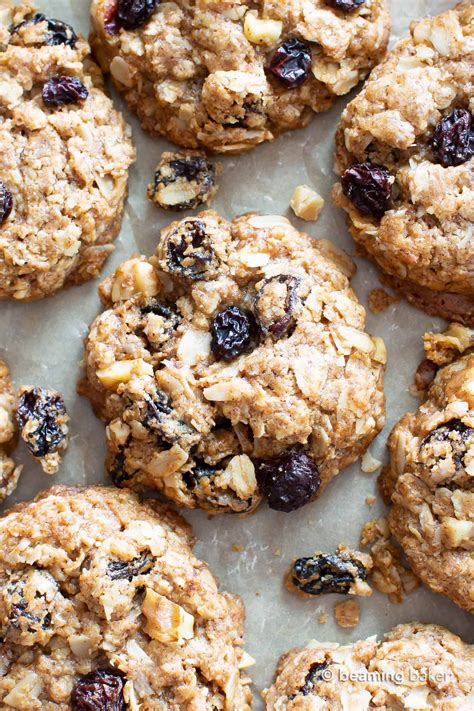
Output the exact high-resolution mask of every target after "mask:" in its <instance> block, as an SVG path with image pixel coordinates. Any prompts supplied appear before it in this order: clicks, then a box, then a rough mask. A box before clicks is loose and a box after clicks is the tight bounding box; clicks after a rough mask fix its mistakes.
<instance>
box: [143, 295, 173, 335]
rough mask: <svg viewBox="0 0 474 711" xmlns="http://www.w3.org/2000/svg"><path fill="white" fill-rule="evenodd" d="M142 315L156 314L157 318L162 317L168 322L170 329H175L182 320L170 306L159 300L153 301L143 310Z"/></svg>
mask: <svg viewBox="0 0 474 711" xmlns="http://www.w3.org/2000/svg"><path fill="white" fill-rule="evenodd" d="M141 312H142V314H143V315H144V316H145V315H146V314H154V315H155V316H161V318H162V319H163V320H164V321H166V322H167V326H168V325H169V327H170V329H173V330H174V329H175V328H177V327H178V326H179V324H180V322H181V318H180V316H179V314H178V313H177V312H176V311H175V310H174V309H172V308H171V307H170V306H167V305H166V304H163V303H162V302H161V301H158V299H151V300H150V301H149V302H148V304H147V305H146V306H143V308H142V309H141Z"/></svg>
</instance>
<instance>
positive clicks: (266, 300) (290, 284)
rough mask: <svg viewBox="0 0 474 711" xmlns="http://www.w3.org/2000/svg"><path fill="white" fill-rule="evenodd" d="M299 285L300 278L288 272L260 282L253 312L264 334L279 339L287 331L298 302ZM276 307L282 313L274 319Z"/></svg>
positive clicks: (291, 323)
mask: <svg viewBox="0 0 474 711" xmlns="http://www.w3.org/2000/svg"><path fill="white" fill-rule="evenodd" d="M299 285H300V280H299V279H297V277H294V276H291V275H289V274H278V275H277V276H273V277H270V278H269V279H265V280H264V281H263V282H262V285H261V287H260V288H259V290H258V292H257V295H256V297H255V303H254V313H255V317H256V319H257V322H258V325H259V327H260V330H261V332H262V333H263V334H264V335H267V334H271V335H272V336H274V337H275V338H276V339H279V338H281V337H282V336H284V335H285V334H286V333H287V332H288V331H289V329H290V327H291V326H292V325H293V320H294V319H293V312H294V310H295V308H296V305H297V304H298V287H299ZM277 309H278V312H279V313H282V315H281V316H280V317H279V318H277V319H275V318H274V317H275V311H276V310H277ZM267 314H269V317H268V316H267Z"/></svg>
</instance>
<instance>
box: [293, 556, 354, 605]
mask: <svg viewBox="0 0 474 711" xmlns="http://www.w3.org/2000/svg"><path fill="white" fill-rule="evenodd" d="M356 578H358V579H360V580H365V579H366V578H367V570H366V569H365V567H364V566H363V565H362V563H361V562H360V561H358V560H355V559H353V558H342V557H341V556H340V555H338V554H336V553H334V554H329V555H324V554H322V553H321V554H319V555H315V556H312V557H311V558H298V560H295V562H294V563H293V565H292V569H291V580H292V583H293V585H294V586H295V587H296V588H298V590H301V592H304V593H306V594H307V595H322V594H324V593H342V594H347V593H348V592H349V591H350V589H351V586H352V585H353V584H354V582H355V581H356Z"/></svg>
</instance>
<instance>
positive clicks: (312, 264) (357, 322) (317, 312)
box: [80, 211, 386, 512]
mask: <svg viewBox="0 0 474 711" xmlns="http://www.w3.org/2000/svg"><path fill="white" fill-rule="evenodd" d="M353 269H354V265H353V264H352V262H351V261H350V260H349V258H348V257H347V256H346V255H345V254H344V253H342V252H339V251H338V250H337V249H336V248H335V247H334V246H333V245H331V244H330V243H328V242H326V241H325V240H319V241H313V240H311V239H310V238H309V237H308V236H307V235H306V234H304V233H301V232H298V231H297V230H296V229H295V228H294V227H293V226H292V225H291V224H290V222H289V221H288V220H287V219H286V218H284V217H280V216H274V215H245V216H243V217H238V218H236V219H234V220H233V221H232V222H228V221H226V220H224V219H223V218H221V217H220V216H219V215H218V214H217V213H215V212H213V211H206V212H203V213H200V214H199V215H197V216H196V217H190V218H184V219H182V220H180V221H178V222H174V223H172V224H171V225H169V226H168V227H167V228H165V229H164V230H163V231H162V235H161V241H160V243H159V245H158V247H157V250H156V254H155V255H154V256H153V257H151V258H149V259H147V258H145V257H137V258H134V259H132V260H129V261H127V262H125V263H123V264H122V265H121V266H120V267H119V268H118V270H117V271H116V272H115V274H114V275H113V276H112V277H111V278H110V279H107V280H106V281H105V282H104V283H103V284H102V286H101V288H100V293H101V297H102V300H103V303H104V306H105V309H106V310H105V311H104V312H103V313H102V314H101V315H100V316H98V318H97V319H96V320H95V322H94V323H93V324H92V326H91V329H90V332H89V335H88V337H87V339H86V344H85V349H86V353H85V367H86V379H85V380H84V381H83V382H82V384H81V388H80V389H81V392H83V393H84V394H86V395H87V396H88V397H89V398H90V399H91V402H92V404H93V406H94V409H95V411H96V413H97V414H98V415H99V416H100V417H101V418H102V419H103V420H104V421H105V422H106V423H107V425H108V426H107V445H108V460H107V469H108V471H109V473H110V475H111V477H112V479H113V481H114V482H115V483H116V484H118V485H119V486H129V487H132V488H141V487H149V488H152V489H158V490H159V491H162V492H163V493H164V494H165V495H166V496H168V497H169V498H170V499H173V500H174V501H175V502H177V503H178V504H180V505H182V506H188V507H202V508H205V509H207V510H210V511H213V512H218V511H233V512H248V511H250V510H252V509H253V508H255V506H256V505H257V504H258V503H259V500H260V498H261V496H260V493H259V488H258V486H257V478H259V479H260V484H262V475H263V474H264V475H265V476H264V479H265V481H264V482H263V485H262V490H263V491H264V493H265V495H267V496H268V498H269V502H270V504H271V505H272V504H273V505H274V508H278V507H279V508H280V510H287V511H288V510H292V509H293V508H298V507H299V506H301V505H302V504H303V503H306V502H307V501H309V500H311V499H313V498H315V497H316V496H317V495H319V494H320V493H321V491H322V490H323V489H324V487H325V486H326V485H327V483H328V482H329V481H330V480H331V479H332V478H333V477H334V476H335V475H336V474H337V473H338V472H339V470H341V469H342V468H344V467H346V466H348V465H349V464H350V463H352V462H353V461H355V459H357V457H358V456H359V455H360V454H361V453H362V452H363V451H364V450H365V449H366V447H367V446H368V444H369V443H370V441H371V440H372V439H373V438H374V437H375V435H376V434H377V432H378V431H379V430H380V429H381V427H382V426H383V422H384V398H383V372H384V364H385V360H386V353H385V347H384V344H383V342H382V341H381V339H379V338H376V337H373V338H372V337H370V336H369V335H368V334H367V333H366V332H365V331H364V326H365V312H364V309H363V307H362V306H361V305H360V303H359V302H358V300H357V298H356V295H355V293H354V292H353V290H352V288H351V287H350V282H349V279H348V276H350V275H352V273H353Z"/></svg>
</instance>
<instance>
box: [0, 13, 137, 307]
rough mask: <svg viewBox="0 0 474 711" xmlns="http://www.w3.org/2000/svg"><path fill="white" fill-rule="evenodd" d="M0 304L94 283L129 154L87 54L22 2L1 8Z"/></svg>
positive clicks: (117, 220) (123, 188)
mask: <svg viewBox="0 0 474 711" xmlns="http://www.w3.org/2000/svg"><path fill="white" fill-rule="evenodd" d="M0 12H1V22H0V109H1V114H2V121H1V124H0V177H1V180H0V299H5V298H13V299H17V300H20V301H29V300H31V299H39V298H42V297H44V296H49V295H51V294H53V293H54V292H56V291H58V289H60V288H61V287H62V286H64V285H69V284H78V283H81V282H83V281H86V280H87V279H90V278H92V277H95V276H97V274H98V273H99V271H100V269H101V267H102V264H103V262H104V260H105V259H106V258H107V256H108V255H109V254H110V252H111V251H112V249H113V247H112V245H111V242H112V240H113V239H114V238H115V236H116V235H117V233H118V231H119V229H120V224H121V219H122V212H123V203H124V199H125V195H126V192H127V173H128V168H129V166H130V164H131V162H132V161H133V158H134V151H133V148H132V145H131V141H130V131H129V128H128V127H127V126H126V125H125V123H124V121H123V119H122V117H121V115H120V114H119V113H118V112H117V111H115V110H114V108H113V106H112V102H111V100H110V99H109V98H108V97H107V96H106V95H105V94H104V90H103V79H102V75H101V72H100V70H99V68H98V67H97V66H96V65H95V64H94V63H93V62H92V60H91V59H90V57H89V45H88V44H87V42H86V41H85V40H84V39H83V38H82V37H80V36H79V37H78V36H77V35H76V34H75V32H74V30H73V29H72V28H71V27H70V26H69V25H66V24H65V23H63V22H61V21H59V20H54V19H51V18H47V17H45V16H44V15H43V14H41V13H38V12H35V8H34V6H33V5H31V4H30V3H29V2H26V3H22V4H21V5H17V6H14V5H13V4H12V3H11V2H9V0H1V2H0Z"/></svg>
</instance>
